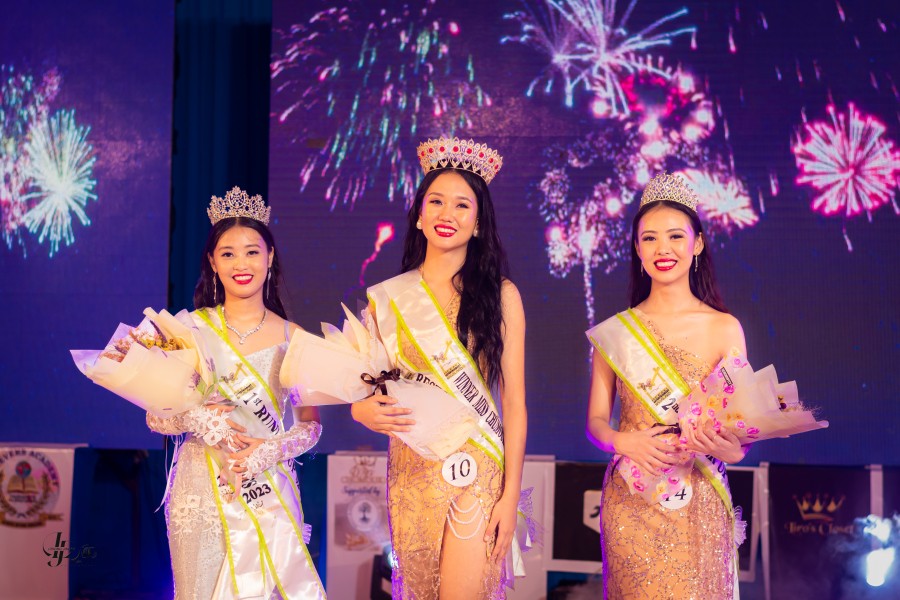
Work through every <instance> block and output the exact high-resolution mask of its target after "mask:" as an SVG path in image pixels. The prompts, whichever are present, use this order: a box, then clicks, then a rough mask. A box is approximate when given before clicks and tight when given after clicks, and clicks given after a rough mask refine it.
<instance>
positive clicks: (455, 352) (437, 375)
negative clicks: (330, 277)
mask: <svg viewBox="0 0 900 600" xmlns="http://www.w3.org/2000/svg"><path fill="white" fill-rule="evenodd" d="M369 301H370V302H371V304H372V305H373V306H374V308H375V318H376V321H377V322H378V331H379V333H380V335H381V339H382V342H383V343H384V346H385V348H386V349H387V352H388V356H389V357H390V358H391V361H392V363H393V366H395V367H396V368H399V369H400V371H401V372H402V373H403V376H404V377H405V378H407V379H411V380H415V381H422V382H426V383H431V384H433V385H437V386H440V387H441V388H442V389H443V390H444V391H445V392H447V393H448V394H450V395H451V396H453V397H454V398H456V399H457V400H458V401H459V402H460V403H462V404H463V405H464V406H466V407H468V408H470V409H471V410H473V411H475V413H477V415H478V430H479V435H478V437H477V438H473V439H470V440H469V441H470V442H471V443H472V444H473V445H475V446H477V447H478V448H480V449H481V450H482V451H483V452H484V453H485V454H486V455H487V456H489V457H490V458H491V459H492V460H493V461H494V462H496V463H497V465H499V466H500V468H501V469H502V468H503V466H504V463H503V421H502V419H501V417H500V412H499V411H498V410H497V405H496V404H495V403H494V399H493V397H492V396H491V392H490V389H489V388H488V386H487V384H486V383H485V381H484V378H483V377H482V375H481V371H480V370H479V369H478V367H477V366H476V365H475V360H474V359H473V358H472V356H471V355H470V354H469V352H468V350H466V348H465V346H463V345H462V342H460V341H459V338H458V337H457V336H456V332H455V331H454V330H453V328H452V327H451V326H450V323H449V322H448V321H447V317H446V315H444V313H443V311H442V310H441V308H440V305H439V304H438V302H437V300H435V298H434V294H432V292H431V290H430V289H428V286H427V285H426V283H425V281H424V280H423V279H422V277H421V275H420V274H419V272H418V271H409V272H407V273H404V274H402V275H398V276H397V277H394V278H392V279H389V280H387V281H385V282H383V283H380V284H378V285H376V286H373V287H371V288H369ZM401 330H402V331H403V332H404V333H405V335H406V337H407V338H408V339H409V340H410V341H411V342H412V343H413V345H415V347H416V349H417V350H418V351H419V355H420V357H421V358H422V360H424V362H425V363H426V364H427V365H428V370H427V371H421V370H420V369H418V368H417V367H416V366H415V365H414V364H413V362H412V361H410V360H409V358H408V357H406V356H404V354H403V348H402V347H401V345H400V341H399V334H400V331H401Z"/></svg>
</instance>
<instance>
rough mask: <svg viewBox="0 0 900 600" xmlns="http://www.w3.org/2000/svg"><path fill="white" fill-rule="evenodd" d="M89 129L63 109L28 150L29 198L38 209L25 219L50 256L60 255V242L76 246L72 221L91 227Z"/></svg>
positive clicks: (37, 130)
mask: <svg viewBox="0 0 900 600" xmlns="http://www.w3.org/2000/svg"><path fill="white" fill-rule="evenodd" d="M89 132H90V127H79V126H78V124H77V123H76V122H75V111H65V110H61V111H59V112H57V113H56V114H54V115H53V116H52V117H50V118H48V119H46V120H42V121H40V122H39V123H37V124H35V126H34V127H33V128H32V129H31V131H30V137H29V140H28V142H27V144H26V145H25V153H26V155H27V157H28V158H27V163H26V166H25V169H24V175H25V177H27V178H28V179H29V180H30V181H31V189H30V191H29V192H28V194H26V198H28V199H29V200H32V201H36V202H37V204H36V205H35V206H34V207H33V208H32V209H31V210H29V211H28V212H27V213H26V214H25V217H24V219H23V221H24V223H25V226H26V227H28V230H29V231H30V232H31V233H37V232H38V231H40V233H38V242H40V243H43V242H44V240H45V239H49V245H50V256H53V255H54V254H55V253H56V251H57V250H59V244H60V242H62V241H64V242H65V243H66V245H71V244H72V242H74V241H75V234H74V232H73V230H72V216H73V215H74V216H75V217H77V218H78V220H79V221H80V222H81V224H82V225H90V223H91V220H90V218H89V217H88V215H87V213H86V212H85V207H86V206H87V203H88V201H89V200H96V199H97V195H96V194H94V193H93V190H94V186H95V185H96V184H97V181H96V180H95V179H93V178H92V175H93V170H94V163H95V162H96V160H97V159H96V157H95V156H94V155H93V154H94V152H93V150H94V147H93V146H92V145H91V144H90V143H89V142H88V141H87V136H88V133H89Z"/></svg>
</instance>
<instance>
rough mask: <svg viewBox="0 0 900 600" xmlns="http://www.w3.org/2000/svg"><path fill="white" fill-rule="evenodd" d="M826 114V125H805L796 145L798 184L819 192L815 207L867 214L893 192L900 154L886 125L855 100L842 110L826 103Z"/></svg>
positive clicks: (831, 212)
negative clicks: (895, 149) (886, 135)
mask: <svg viewBox="0 0 900 600" xmlns="http://www.w3.org/2000/svg"><path fill="white" fill-rule="evenodd" d="M828 116H829V117H830V120H831V122H830V123H828V122H825V121H818V122H810V123H807V124H806V125H804V126H803V130H802V131H801V134H800V139H799V140H798V142H797V143H796V144H795V145H794V148H793V152H794V158H795V160H796V161H797V168H798V169H799V171H800V174H799V175H798V176H797V183H798V184H801V185H810V186H812V188H813V189H814V190H815V191H816V192H817V194H816V196H815V197H814V198H813V201H812V205H811V208H812V209H813V210H814V211H817V212H820V213H822V214H823V215H826V216H832V215H837V214H843V216H844V217H845V218H848V217H853V216H856V215H859V214H860V213H862V212H865V213H866V214H868V215H869V216H870V217H871V214H872V212H874V211H875V210H876V209H878V208H880V207H881V206H883V205H884V204H887V203H888V201H889V200H891V198H892V197H893V195H894V194H895V193H896V188H897V174H898V172H900V154H898V153H897V152H895V151H894V143H893V142H892V141H891V140H889V139H886V138H885V137H884V133H885V126H884V124H882V123H881V122H879V121H878V120H877V119H875V118H873V117H871V116H869V115H866V114H863V113H861V112H859V111H857V109H856V107H854V106H853V104H850V105H849V106H848V107H847V113H846V114H845V113H838V112H837V110H836V109H835V107H834V106H829V107H828Z"/></svg>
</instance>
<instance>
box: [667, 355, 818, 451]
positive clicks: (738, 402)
mask: <svg viewBox="0 0 900 600" xmlns="http://www.w3.org/2000/svg"><path fill="white" fill-rule="evenodd" d="M677 412H678V417H679V422H680V423H681V424H682V427H683V426H685V423H686V424H687V425H688V426H697V427H705V426H706V425H708V424H711V425H712V428H713V429H714V430H715V431H716V432H719V431H721V430H722V428H723V427H724V428H727V429H728V430H729V431H731V432H732V433H733V434H735V435H736V436H737V438H738V439H739V440H740V441H741V444H749V443H752V442H758V441H761V440H768V439H772V438H779V437H781V438H784V437H788V436H791V435H794V434H797V433H804V432H807V431H814V430H816V429H825V428H826V427H828V421H818V420H816V417H815V414H814V412H813V411H811V410H809V409H807V408H806V407H804V406H803V404H801V402H800V397H799V393H798V391H797V383H796V382H795V381H788V382H787V383H778V376H777V375H776V373H775V367H773V366H772V365H769V366H768V367H766V368H764V369H760V370H759V371H756V372H754V371H753V369H752V367H750V363H748V362H747V359H746V358H744V356H742V355H741V353H740V351H738V350H737V349H732V350H731V352H730V353H729V354H728V355H727V356H725V357H724V358H723V359H722V360H721V361H719V364H718V365H716V368H715V369H713V371H712V373H710V374H709V375H707V376H706V378H705V379H703V381H701V382H700V384H699V385H698V386H697V387H696V388H694V389H693V390H692V391H691V393H690V394H688V395H687V396H686V397H685V398H684V400H683V401H682V402H680V403H679V408H678V411H677Z"/></svg>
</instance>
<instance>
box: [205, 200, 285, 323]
mask: <svg viewBox="0 0 900 600" xmlns="http://www.w3.org/2000/svg"><path fill="white" fill-rule="evenodd" d="M232 227H247V228H249V229H252V230H253V231H255V232H257V233H258V234H259V235H261V236H262V239H263V241H264V242H265V244H266V250H267V251H268V250H272V251H273V253H274V257H273V258H272V267H271V272H272V275H271V277H269V278H268V280H267V281H266V283H265V284H264V286H263V304H264V305H265V307H266V308H268V309H269V310H271V311H272V312H273V313H275V314H276V315H278V316H279V317H281V318H282V319H287V311H285V310H284V303H283V302H282V301H281V263H280V262H279V260H278V249H277V248H275V238H274V237H272V232H271V231H269V228H268V227H266V226H265V225H263V224H262V223H261V222H259V221H257V220H256V219H251V218H249V217H229V218H227V219H222V220H221V221H219V222H218V223H216V224H215V225H213V226H212V229H210V230H209V236H207V238H206V246H204V248H203V255H202V256H201V257H200V279H198V280H197V285H196V287H194V308H196V309H198V310H199V309H201V308H206V307H210V308H212V307H214V306H215V305H216V301H214V300H213V299H214V298H215V299H217V300H218V301H219V302H224V300H225V288H224V287H222V282H221V281H219V278H218V277H216V274H215V272H214V271H213V269H212V265H211V264H210V262H209V257H210V256H212V255H213V252H214V251H215V249H216V244H218V243H219V238H221V237H222V235H223V234H224V233H225V232H226V231H228V230H229V229H231V228H232ZM214 289H215V294H214V293H213V290H214Z"/></svg>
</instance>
